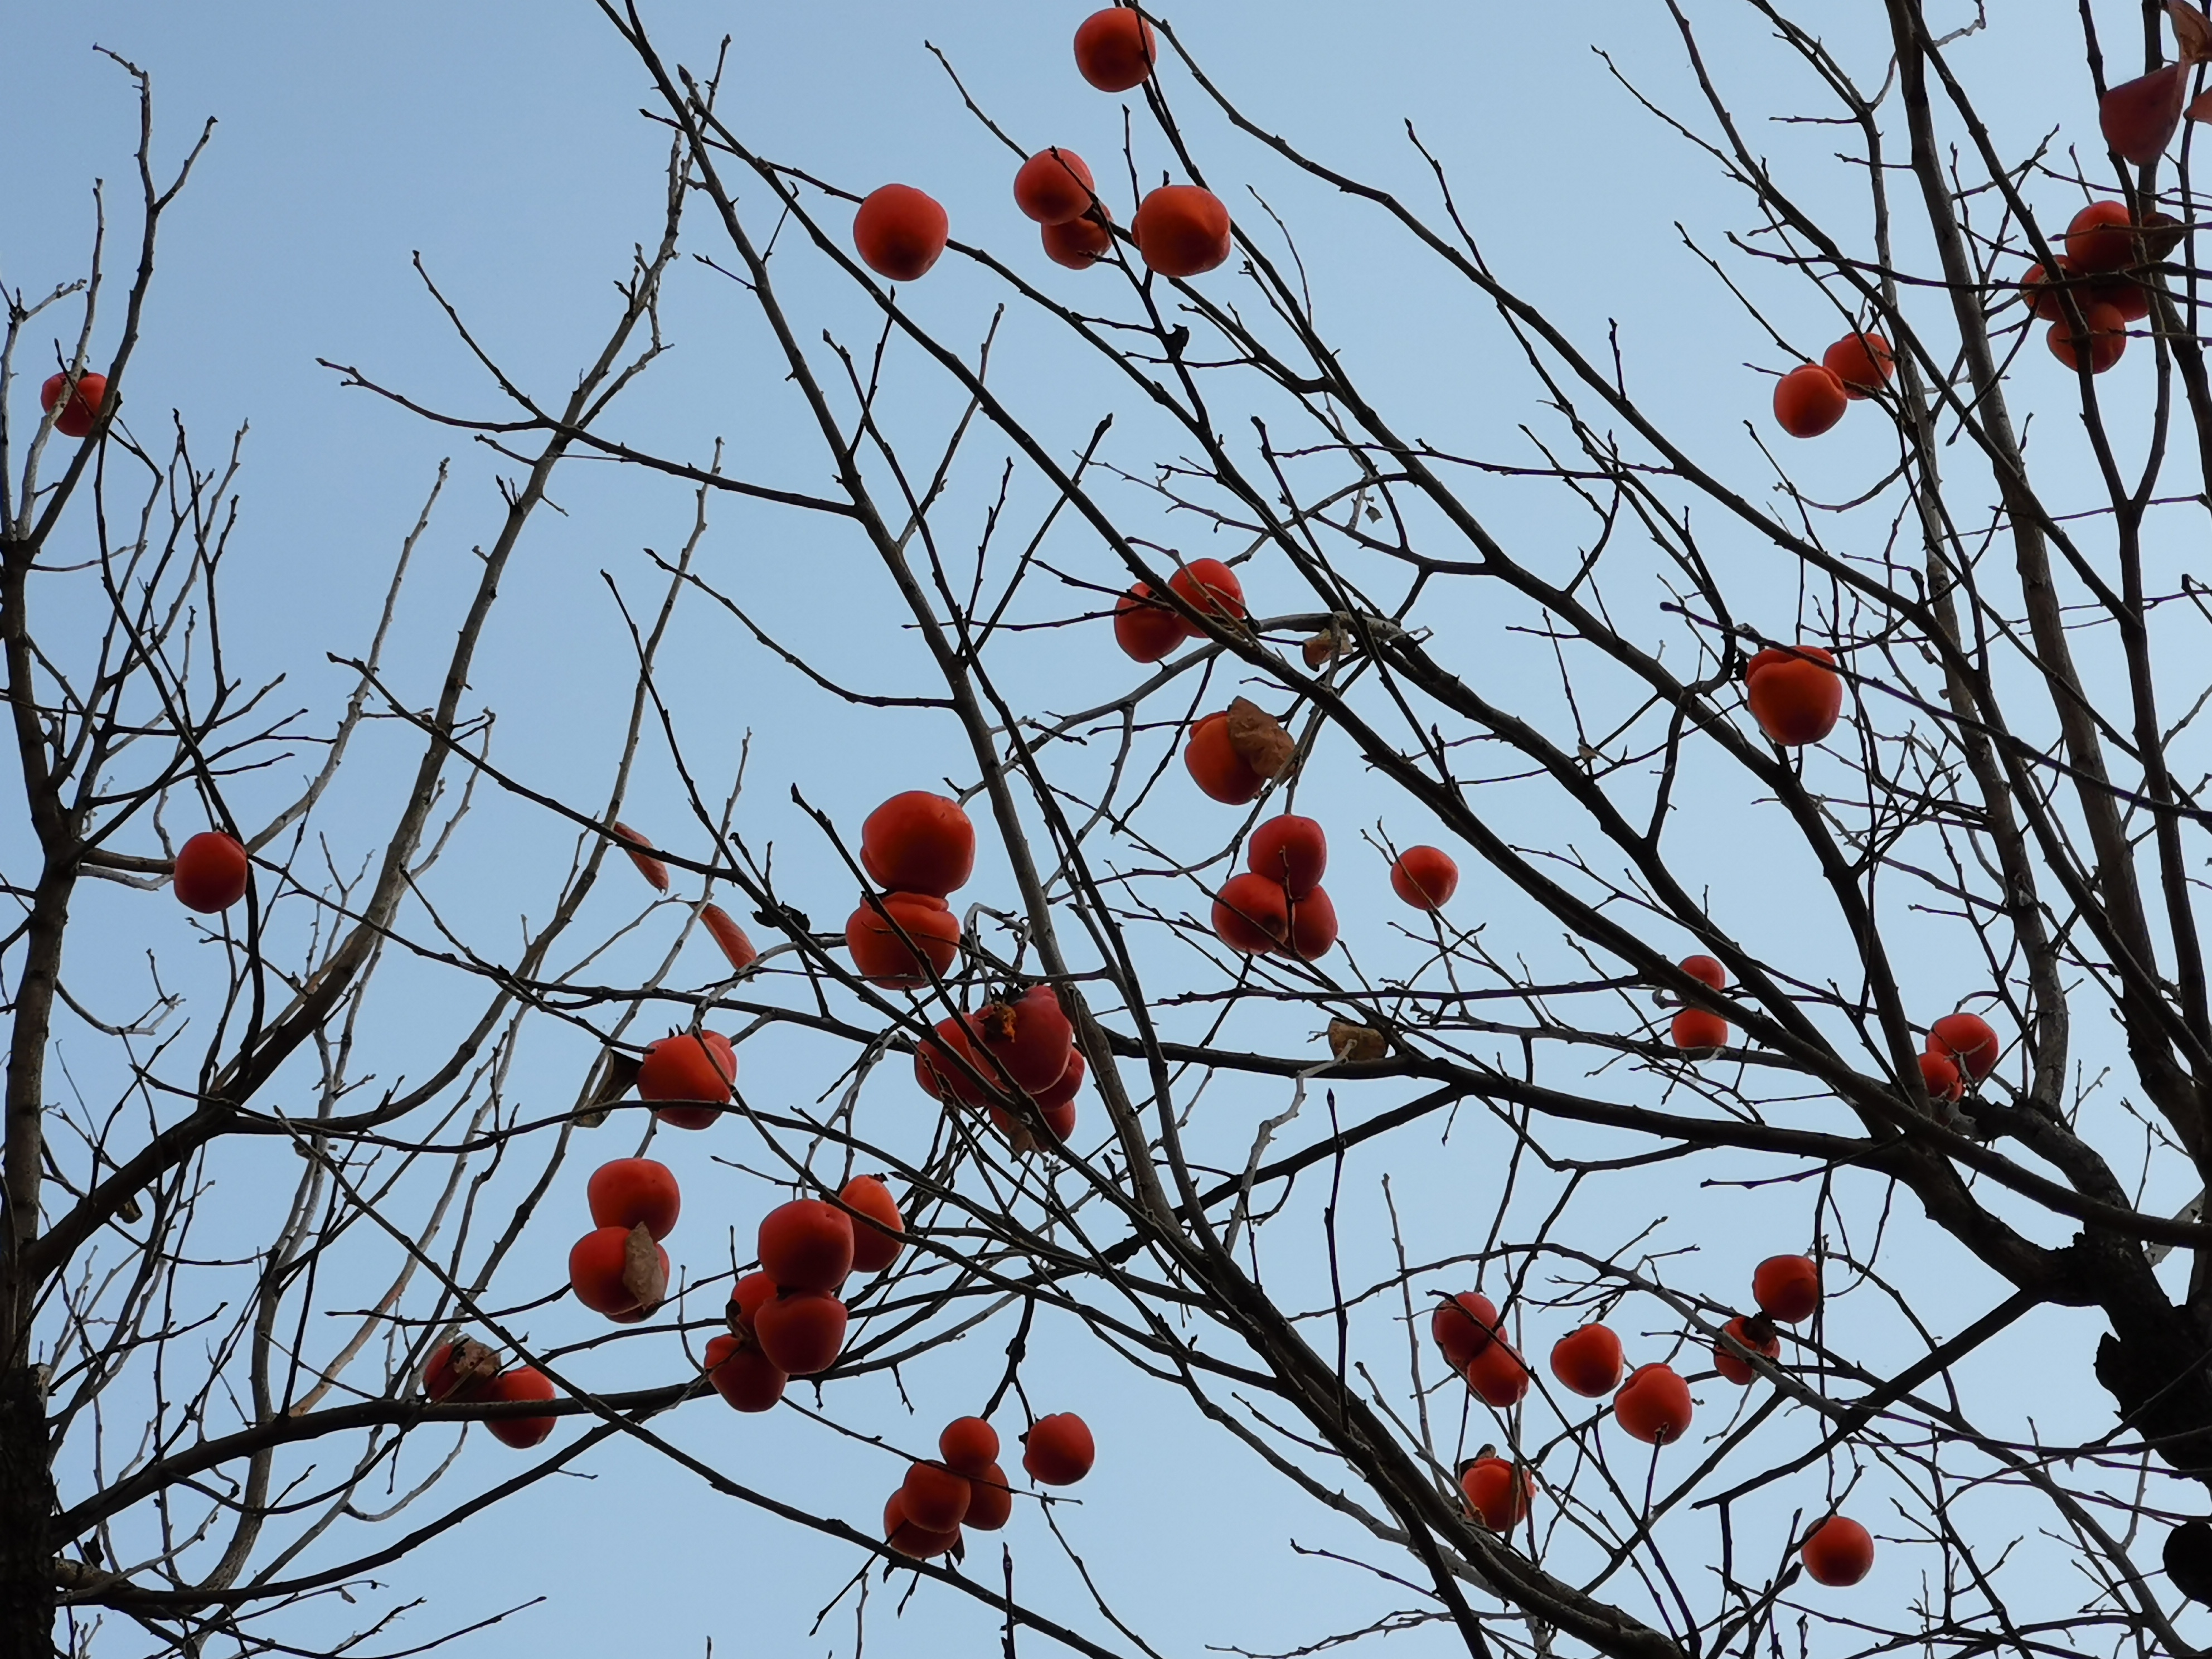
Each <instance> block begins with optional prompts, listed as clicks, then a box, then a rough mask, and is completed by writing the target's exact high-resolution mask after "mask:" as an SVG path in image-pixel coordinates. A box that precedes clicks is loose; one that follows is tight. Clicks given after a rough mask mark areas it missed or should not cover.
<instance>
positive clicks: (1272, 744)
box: [1229, 697, 1298, 778]
mask: <svg viewBox="0 0 2212 1659" xmlns="http://www.w3.org/2000/svg"><path fill="white" fill-rule="evenodd" d="M1229 746H1230V747H1231V749H1234V750H1236V751H1237V759H1239V760H1241V761H1243V763H1244V764H1245V765H1247V766H1249V767H1250V768H1251V769H1253V770H1254V771H1255V772H1257V773H1258V774H1259V775H1261V777H1263V778H1277V777H1280V776H1281V775H1283V773H1284V771H1285V769H1287V768H1288V767H1289V765H1290V763H1291V757H1293V756H1295V755H1296V754H1297V752H1298V744H1297V738H1293V737H1292V736H1291V734H1290V732H1289V731H1288V730H1287V729H1285V726H1284V725H1283V723H1282V721H1280V720H1277V719H1276V718H1275V717H1274V716H1273V714H1269V713H1268V712H1267V710H1266V709H1264V708H1261V707H1260V705H1259V704H1258V703H1256V702H1252V701H1251V700H1250V699H1249V698H1246V697H1239V698H1237V701H1236V702H1232V703H1231V704H1230V705H1229Z"/></svg>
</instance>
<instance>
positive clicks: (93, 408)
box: [39, 373, 107, 438]
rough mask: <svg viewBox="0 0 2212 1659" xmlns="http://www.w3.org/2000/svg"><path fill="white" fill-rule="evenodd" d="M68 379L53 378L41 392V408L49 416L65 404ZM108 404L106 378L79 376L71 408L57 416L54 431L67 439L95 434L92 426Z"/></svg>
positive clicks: (100, 375) (104, 376)
mask: <svg viewBox="0 0 2212 1659" xmlns="http://www.w3.org/2000/svg"><path fill="white" fill-rule="evenodd" d="M68 386H69V376H68V375H66V374H52V375H49V376H47V378H46V384H45V385H44V386H40V388H39V407H40V409H43V410H46V413H47V414H49V415H53V414H54V405H55V404H58V403H60V402H61V400H62V393H63V392H64V391H66V390H67V389H68ZM106 400H107V376H106V375H105V374H90V373H87V374H80V375H78V376H77V381H76V392H74V393H72V394H71V396H70V400H69V404H68V406H67V407H65V408H64V410H62V412H61V413H60V414H58V415H54V430H55V431H57V432H58V433H60V434H61V435H62V436H63V437H64V438H82V437H85V436H88V435H89V434H90V433H91V431H92V423H93V422H94V420H95V419H97V418H98V417H99V415H100V404H103V403H105V402H106Z"/></svg>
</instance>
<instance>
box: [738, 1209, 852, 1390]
mask: <svg viewBox="0 0 2212 1659" xmlns="http://www.w3.org/2000/svg"><path fill="white" fill-rule="evenodd" d="M756 1248H757V1249H758V1250H759V1252H760V1264H761V1271H762V1272H763V1273H766V1274H767V1275H768V1276H769V1278H770V1279H774V1280H775V1287H776V1289H778V1290H779V1291H834V1290H836V1288H837V1287H838V1286H839V1285H842V1284H843V1283H844V1282H845V1280H846V1279H847V1277H848V1275H849V1274H850V1273H852V1271H853V1218H852V1217H850V1216H848V1215H847V1214H846V1213H845V1212H843V1211H842V1210H841V1209H839V1208H838V1207H837V1206H836V1205H834V1204H824V1203H823V1201H822V1200H820V1199H818V1198H794V1199H793V1200H791V1201H790V1202H789V1203H787V1204H779V1205H777V1206H775V1208H774V1209H773V1210H770V1211H769V1212H768V1213H767V1214H766V1215H764V1216H763V1217H762V1218H761V1225H760V1235H759V1237H758V1239H757V1243H756ZM784 1370H787V1371H793V1374H794V1375H796V1371H795V1369H794V1368H793V1367H792V1366H789V1365H786V1366H785V1367H784Z"/></svg>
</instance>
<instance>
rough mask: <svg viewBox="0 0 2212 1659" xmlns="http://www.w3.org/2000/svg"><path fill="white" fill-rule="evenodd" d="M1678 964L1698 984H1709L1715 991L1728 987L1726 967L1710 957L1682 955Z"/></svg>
mask: <svg viewBox="0 0 2212 1659" xmlns="http://www.w3.org/2000/svg"><path fill="white" fill-rule="evenodd" d="M1679 965H1680V968H1681V969H1682V971H1683V972H1684V973H1686V974H1687V975H1689V976H1690V977H1691V978H1692V979H1693V980H1695V981H1698V983H1699V984H1700V985H1710V986H1711V987H1712V988H1713V989H1714V990H1716V991H1725V990H1727V989H1728V969H1725V968H1723V967H1722V966H1721V965H1720V963H1718V962H1717V961H1716V960H1714V958H1712V957H1702V956H1700V957H1683V958H1682V960H1681V962H1680V964H1679Z"/></svg>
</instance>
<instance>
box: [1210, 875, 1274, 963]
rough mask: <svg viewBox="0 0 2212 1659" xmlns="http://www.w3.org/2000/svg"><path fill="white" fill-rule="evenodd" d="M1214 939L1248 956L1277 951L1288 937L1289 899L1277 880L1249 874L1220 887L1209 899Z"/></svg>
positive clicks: (1230, 880) (1232, 877)
mask: <svg viewBox="0 0 2212 1659" xmlns="http://www.w3.org/2000/svg"><path fill="white" fill-rule="evenodd" d="M1213 932H1214V936H1215V937H1216V938H1218V939H1220V941H1221V942H1222V943H1223V944H1224V945H1227V946H1228V947H1229V948H1230V949H1231V950H1232V951H1238V952H1240V953H1241V954H1243V955H1244V956H1248V957H1256V956H1265V955H1266V954H1267V953H1268V952H1269V951H1277V950H1280V949H1281V948H1282V946H1283V945H1284V944H1285V942H1286V941H1287V940H1288V939H1289V938H1290V936H1291V901H1290V896H1289V895H1288V894H1287V893H1285V892H1284V891H1283V884H1282V883H1280V882H1279V881H1270V880H1268V879H1267V877H1265V876H1260V875H1254V874H1252V873H1251V872H1245V873H1244V874H1243V875H1237V876H1231V877H1230V878H1229V879H1228V880H1227V881H1225V882H1224V883H1222V884H1221V891H1220V892H1219V893H1218V894H1217V895H1215V896H1214V900H1213Z"/></svg>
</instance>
